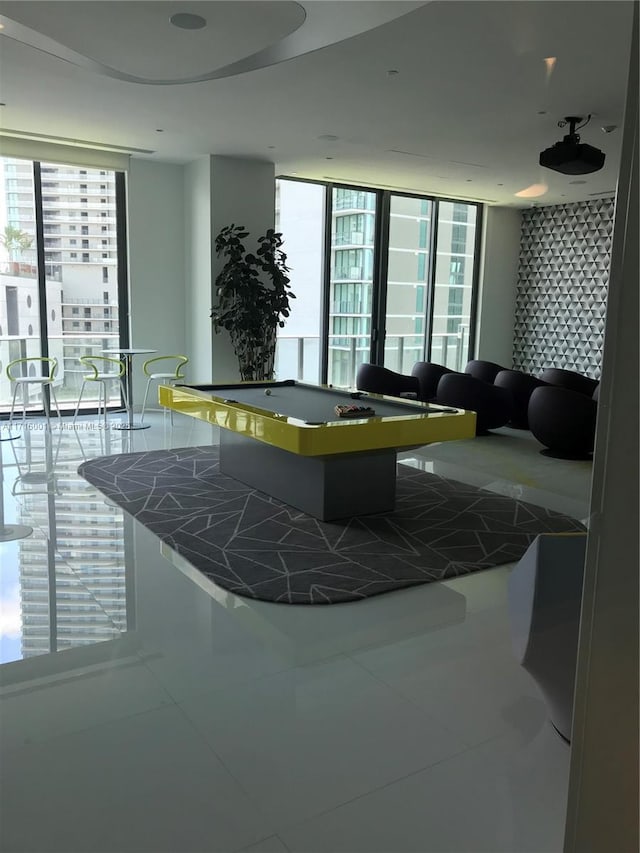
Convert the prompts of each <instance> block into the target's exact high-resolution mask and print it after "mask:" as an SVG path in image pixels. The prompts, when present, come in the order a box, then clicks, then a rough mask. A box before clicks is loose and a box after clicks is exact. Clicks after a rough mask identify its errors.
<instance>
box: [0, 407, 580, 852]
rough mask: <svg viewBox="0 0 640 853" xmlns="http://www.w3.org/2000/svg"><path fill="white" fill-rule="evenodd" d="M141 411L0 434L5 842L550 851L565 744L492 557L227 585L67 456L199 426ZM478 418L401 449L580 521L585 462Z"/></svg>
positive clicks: (177, 848)
mask: <svg viewBox="0 0 640 853" xmlns="http://www.w3.org/2000/svg"><path fill="white" fill-rule="evenodd" d="M150 421H151V423H152V427H151V429H149V430H145V431H140V432H133V433H123V432H119V431H115V430H111V429H107V430H104V429H101V428H100V427H101V424H100V423H99V422H98V421H95V420H90V419H88V420H85V421H83V422H82V423H80V424H79V426H78V428H77V429H76V430H73V429H71V428H70V426H67V425H65V427H64V428H63V429H58V428H54V429H53V431H52V432H51V433H50V434H49V435H48V437H47V433H46V431H45V430H43V429H39V428H38V427H39V426H41V425H38V424H37V423H34V424H32V425H31V426H32V428H31V429H29V430H26V431H22V432H21V434H20V435H19V437H18V438H17V439H16V440H14V441H7V440H5V441H2V442H1V443H0V450H1V452H2V460H3V476H4V503H3V506H4V514H5V518H4V524H5V525H7V526H10V525H13V524H16V523H20V524H25V525H29V526H31V527H32V528H33V533H32V534H31V535H30V536H28V537H26V538H23V539H21V540H15V541H12V542H5V543H3V544H0V557H1V560H2V585H1V591H2V608H3V610H2V619H3V625H2V660H3V661H4V662H5V663H4V665H3V666H1V667H0V685H1V688H0V689H1V694H0V695H1V699H2V701H1V705H0V714H1V716H0V746H1V750H2V754H1V762H2V763H1V765H0V768H1V769H0V774H1V775H0V796H1V805H2V812H1V814H0V821H1V822H0V848H1V849H2V851H11V853H13V851H16V853H17V851H37V853H49V851H60V853H74V851H78V853H92V852H93V851H105V853H120V851H123V853H124V851H127V853H128V852H129V851H131V853H134V851H135V853H138V851H149V853H160V852H161V851H170V853H191V852H192V851H193V853H195V851H207V853H208V852H209V851H229V853H231V851H243V850H245V851H250V850H251V851H256V853H258V851H261V852H262V853H281V852H282V851H291V853H297V851H310V853H311V851H313V853H315V852H316V851H317V853H320V851H331V852H332V853H338V851H344V853H374V851H380V853H405V851H406V853H408V851H416V853H417V851H419V852H420V853H428V852H429V853H430V852H431V851H433V853H436V851H437V853H443V851H460V853H480V851H508V853H517V851H531V853H533V851H535V853H543V851H560V850H561V849H562V836H563V825H564V808H565V800H566V788H567V777H568V759H569V748H568V747H567V745H566V744H565V743H564V742H563V741H562V740H560V738H559V737H558V736H557V735H556V734H555V732H554V730H553V729H552V728H551V726H550V724H549V723H548V722H547V719H546V713H545V707H544V704H543V702H542V700H541V698H540V697H539V695H538V692H537V689H536V687H535V685H534V684H533V683H532V682H531V680H530V679H529V677H528V676H527V674H526V673H524V672H523V671H522V670H521V669H520V667H519V666H518V665H517V664H516V663H515V661H514V660H513V658H512V655H511V651H510V641H509V628H508V619H507V611H506V581H507V578H508V575H509V571H510V568H509V567H508V566H506V567H505V566H503V567H499V568H496V569H493V570H490V571H484V572H480V573H477V574H474V575H471V576H469V577H465V578H459V579H455V580H451V581H447V582H444V583H440V584H438V583H434V584H429V585H427V586H423V587H417V588H413V589H409V590H403V591H399V592H395V593H391V594H388V595H383V596H379V597H376V598H372V599H368V600H366V601H363V602H358V603H355V604H341V605H334V606H330V607H317V608H313V607H292V606H285V605H276V604H269V603H265V602H252V601H250V600H247V599H242V598H238V597H236V596H233V595H231V594H229V593H227V592H225V591H223V590H221V589H217V588H215V587H213V586H212V585H211V584H210V583H209V582H208V581H207V580H206V579H205V578H204V577H203V576H201V575H200V574H199V573H198V572H196V571H195V570H193V569H191V567H190V566H189V565H188V564H186V563H185V562H184V561H182V560H181V559H180V558H178V557H176V556H175V555H174V554H173V553H172V552H170V551H167V550H165V549H164V548H163V547H161V545H160V543H159V541H158V540H157V539H155V537H153V536H152V535H151V534H150V533H149V532H148V531H147V530H145V529H144V528H142V527H140V526H138V525H137V523H135V522H133V521H131V520H130V519H127V518H124V517H123V514H122V512H121V511H120V510H119V509H117V508H116V507H114V506H111V505H110V504H109V503H108V502H106V501H105V500H104V498H103V497H102V496H100V495H99V494H98V493H96V492H95V491H94V490H93V489H92V487H90V486H89V485H88V484H87V483H85V482H84V481H83V480H82V479H81V478H80V477H79V476H78V475H77V473H76V469H77V466H78V465H79V464H80V462H81V461H82V460H83V459H85V458H90V457H94V456H99V455H104V454H106V453H121V452H127V451H130V450H135V451H139V450H152V449H157V448H166V447H183V446H187V445H197V444H207V443H211V441H216V440H217V436H216V434H215V432H214V430H213V429H212V428H210V427H208V426H207V425H205V424H200V423H198V422H196V421H194V420H191V419H187V418H180V417H178V416H176V418H175V424H174V427H173V428H172V427H171V425H170V423H169V420H168V418H164V417H163V416H162V415H161V414H154V415H153V416H152V417H151V419H150ZM499 433H500V434H495V435H493V436H489V437H486V438H481V439H476V440H473V441H465V442H455V443H453V442H452V443H451V444H446V443H445V444H440V445H432V446H431V447H425V448H422V449H421V450H420V451H419V452H415V451H414V452H413V453H411V454H404V455H405V457H406V458H407V461H410V463H411V464H415V465H420V466H423V467H424V468H425V469H426V470H429V471H434V472H435V473H438V474H442V475H444V476H448V477H451V478H453V479H458V480H464V481H465V482H469V483H473V484H475V485H480V486H483V487H485V488H488V489H492V490H494V491H497V492H500V493H504V494H510V495H513V496H515V497H521V498H523V499H525V500H529V501H531V502H533V503H539V504H542V505H545V506H549V507H550V508H552V509H556V510H558V511H562V512H566V513H567V514H569V515H573V516H575V517H577V518H580V519H582V520H584V519H585V518H586V516H587V514H588V491H589V485H590V474H591V471H590V465H589V464H588V463H584V462H577V463H576V462H571V463H569V462H561V461H559V460H554V459H547V458H545V457H542V456H540V455H539V453H538V449H539V447H538V445H537V444H536V442H535V441H534V440H533V439H532V438H531V436H530V435H529V434H528V433H521V432H515V431H510V430H501V431H499ZM0 434H1V435H2V436H3V437H6V436H7V432H6V427H5V428H4V431H3V432H1V433H0Z"/></svg>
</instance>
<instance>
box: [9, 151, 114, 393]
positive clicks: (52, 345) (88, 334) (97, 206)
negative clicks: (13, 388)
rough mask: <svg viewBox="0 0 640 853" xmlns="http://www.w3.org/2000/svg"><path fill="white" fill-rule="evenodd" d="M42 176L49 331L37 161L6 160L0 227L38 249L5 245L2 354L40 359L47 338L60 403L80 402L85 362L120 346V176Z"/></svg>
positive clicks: (70, 171)
mask: <svg viewBox="0 0 640 853" xmlns="http://www.w3.org/2000/svg"><path fill="white" fill-rule="evenodd" d="M40 175H41V186H42V218H43V231H44V255H45V277H46V312H45V316H46V322H47V328H46V330H42V329H41V328H40V316H41V306H40V305H39V296H38V281H37V274H38V270H37V266H36V263H37V259H36V252H35V234H36V212H35V193H34V170H33V163H32V162H31V161H28V160H18V159H14V158H3V159H2V184H1V185H0V186H2V189H3V195H4V198H3V199H2V200H1V201H0V226H1V229H2V230H3V231H4V233H5V235H6V234H7V232H6V230H5V229H6V228H7V227H8V228H9V229H14V233H15V232H18V234H21V235H24V236H26V237H27V238H31V245H29V246H25V245H24V242H23V244H22V245H20V242H21V241H20V239H19V238H16V237H15V236H14V240H13V242H9V241H8V240H7V239H5V247H4V258H2V259H1V264H0V276H1V282H2V283H1V286H0V348H1V349H2V350H3V351H2V353H0V354H1V355H2V360H3V361H4V362H5V363H6V362H7V361H11V360H13V359H15V358H24V357H27V356H33V355H40V354H41V335H43V337H45V338H46V340H47V346H48V352H49V355H51V356H55V357H56V358H57V359H58V374H57V384H56V389H57V391H58V397H61V398H62V399H63V400H64V399H65V398H66V399H68V400H76V399H77V396H78V391H79V384H80V374H81V373H82V372H83V371H82V367H81V365H80V364H79V361H78V359H79V357H80V356H81V355H98V354H100V351H101V350H102V349H103V348H106V347H107V346H108V345H109V343H117V341H118V335H119V326H118V281H117V279H118V277H117V236H116V193H115V173H114V172H111V171H106V170H99V169H84V168H80V167H76V166H67V165H57V164H52V163H42V164H40ZM2 327H4V328H2ZM4 337H6V339H7V340H6V341H5V340H4ZM5 350H6V352H5ZM0 383H2V384H4V385H5V386H6V387H0V400H2V401H3V402H4V403H5V404H6V401H7V397H8V394H9V392H10V389H9V387H8V385H7V381H6V379H2V380H0Z"/></svg>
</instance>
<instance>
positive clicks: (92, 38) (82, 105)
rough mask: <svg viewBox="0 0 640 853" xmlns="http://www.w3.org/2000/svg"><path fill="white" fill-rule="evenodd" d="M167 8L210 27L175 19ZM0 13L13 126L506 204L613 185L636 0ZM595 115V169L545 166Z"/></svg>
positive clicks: (81, 7)
mask: <svg viewBox="0 0 640 853" xmlns="http://www.w3.org/2000/svg"><path fill="white" fill-rule="evenodd" d="M175 12H192V13H195V14H198V15H201V16H203V17H204V18H205V19H206V20H207V27H205V28H204V29H201V30H179V29H176V28H175V27H173V26H171V25H170V23H169V18H170V17H171V15H173V14H174V13H175ZM0 16H2V17H0V23H3V24H4V29H2V30H0V49H1V53H0V100H1V101H2V102H4V103H5V106H3V107H2V112H1V121H2V128H3V129H5V130H6V131H8V130H13V131H20V132H23V133H31V134H39V135H44V136H52V137H59V138H63V139H67V140H68V139H76V140H84V141H85V142H87V143H90V142H99V143H103V144H105V143H106V144H109V145H112V146H124V147H128V148H133V149H142V150H144V151H148V152H151V153H147V154H137V155H135V156H144V157H147V158H149V159H153V160H163V161H170V162H176V163H184V162H188V161H190V160H193V159H196V158H198V157H201V156H204V155H206V154H209V153H214V154H224V155H228V156H242V157H257V158H259V159H264V160H271V161H273V162H274V163H275V164H276V172H277V173H278V174H297V175H298V176H299V177H309V178H319V179H325V178H329V179H332V180H340V181H346V182H354V183H365V184H371V185H375V186H389V187H392V188H398V189H401V190H404V191H412V190H413V191H421V192H428V193H433V194H436V195H445V196H447V195H448V196H454V197H463V198H470V199H479V200H484V201H488V202H490V203H498V204H508V205H516V206H529V205H530V204H531V203H532V202H531V199H522V198H518V197H516V196H515V193H516V192H518V191H520V190H522V189H525V188H527V187H529V186H531V185H533V184H540V183H542V184H546V185H547V186H548V189H547V190H546V191H545V192H544V194H542V195H540V196H539V197H538V203H540V204H550V203H562V202H569V201H574V200H578V199H584V198H589V197H595V196H597V195H599V194H604V193H609V192H612V191H613V190H614V189H615V185H616V176H617V170H618V158H619V151H620V145H621V137H622V132H621V129H619V130H618V131H614V132H612V133H608V134H605V133H603V132H602V131H601V130H600V128H601V127H602V126H607V125H618V126H619V127H621V125H622V121H623V110H624V99H625V89H626V80H627V74H628V57H629V46H630V40H631V16H632V3H631V2H611V0H607V2H597V1H596V2H590V0H585V2H582V0H568V2H563V0H553V2H526V0H522V2H511V0H503V2H483V0H476V2H473V0H471V2H465V0H460V2H457V0H445V1H444V2H437V0H436V2H430V3H404V2H365V1H364V0H356V2H341V1H340V0H335V2H327V0H320V2H310V3H306V2H304V3H293V2H268V0H258V2H248V0H247V2H242V0H235V2H227V3H219V2H210V3H208V2H189V0H182V2H154V0H146V1H145V2H123V1H122V0H121V2H83V0H75V2H55V0H49V2H27V3H25V2H0ZM547 57H556V58H557V61H556V62H555V65H554V67H553V69H552V70H551V71H549V70H548V67H547V66H546V65H545V62H544V60H545V58H547ZM246 69H253V70H246ZM390 71H393V72H397V73H393V74H390V73H389V72H390ZM193 80H195V81H196V82H189V81H193ZM176 81H182V82H180V83H177V82H176ZM588 113H592V114H593V118H592V120H591V122H590V123H589V125H588V126H587V127H585V128H584V130H583V131H582V140H583V141H584V142H588V143H590V144H592V145H595V146H596V147H598V148H601V149H602V150H603V151H604V152H605V153H606V155H607V161H606V164H605V167H604V169H602V170H601V171H600V172H596V173H594V174H592V175H585V176H582V177H579V176H578V177H572V176H565V175H560V174H557V173H555V172H552V171H549V170H548V169H543V168H541V167H540V166H539V165H538V154H539V152H540V150H541V149H542V148H547V147H548V146H550V145H552V144H553V143H554V142H556V141H557V140H558V139H560V138H561V136H562V135H563V134H564V133H565V132H566V131H565V130H560V129H559V128H558V127H557V122H558V120H559V119H560V118H562V117H563V116H565V115H571V114H573V115H584V116H586V115H587V114H588ZM159 129H160V130H161V131H162V132H158V131H159ZM327 136H329V137H337V138H336V139H331V138H329V139H327V138H326V137H327ZM576 180H580V181H584V183H579V184H576V183H572V181H576Z"/></svg>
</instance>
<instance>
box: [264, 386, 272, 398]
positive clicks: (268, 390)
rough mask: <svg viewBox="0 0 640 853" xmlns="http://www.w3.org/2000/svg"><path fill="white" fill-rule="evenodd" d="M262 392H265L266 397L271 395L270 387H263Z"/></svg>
mask: <svg viewBox="0 0 640 853" xmlns="http://www.w3.org/2000/svg"><path fill="white" fill-rule="evenodd" d="M264 393H265V396H266V397H270V396H271V388H265V389H264Z"/></svg>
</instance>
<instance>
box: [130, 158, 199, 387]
mask: <svg viewBox="0 0 640 853" xmlns="http://www.w3.org/2000/svg"><path fill="white" fill-rule="evenodd" d="M183 173H184V168H183V167H182V166H177V165H175V164H170V163H154V162H151V161H149V160H137V159H132V160H131V164H130V169H129V173H128V176H127V211H128V241H127V242H128V250H129V294H130V296H129V314H130V323H131V328H130V332H131V346H134V347H149V348H150V349H157V350H158V354H159V355H160V354H166V355H170V354H173V353H183V352H185V353H187V354H188V350H187V349H186V344H185V245H184V191H183ZM149 357H150V356H149ZM142 360H143V356H136V357H135V359H134V364H133V368H134V371H133V376H134V391H133V394H134V400H135V401H136V402H137V403H138V404H140V403H141V401H142V396H141V395H142V394H143V393H144V381H143V378H144V377H143V376H142Z"/></svg>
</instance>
